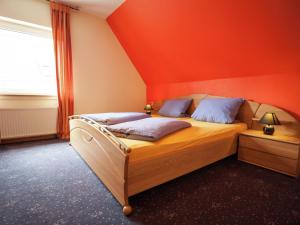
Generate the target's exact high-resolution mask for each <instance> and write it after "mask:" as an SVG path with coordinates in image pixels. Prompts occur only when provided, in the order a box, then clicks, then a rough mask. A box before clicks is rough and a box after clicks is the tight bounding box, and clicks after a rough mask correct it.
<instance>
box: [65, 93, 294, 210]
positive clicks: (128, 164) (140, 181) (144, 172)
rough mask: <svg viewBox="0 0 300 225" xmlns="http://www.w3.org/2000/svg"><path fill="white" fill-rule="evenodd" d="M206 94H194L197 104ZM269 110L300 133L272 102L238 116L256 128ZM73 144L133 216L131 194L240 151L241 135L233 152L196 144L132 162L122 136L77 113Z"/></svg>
mask: <svg viewBox="0 0 300 225" xmlns="http://www.w3.org/2000/svg"><path fill="white" fill-rule="evenodd" d="M203 96H204V95H201V94H200V95H192V97H193V98H194V101H195V102H197V103H198V102H199V101H200V100H201V99H202V98H203ZM199 99H200V100H199ZM191 107H195V106H191ZM191 110H192V109H191ZM265 110H268V111H270V110H271V111H276V113H277V116H278V117H279V120H281V122H283V120H282V119H283V118H284V119H286V120H288V123H287V124H288V125H287V127H285V128H284V129H283V133H284V132H287V133H288V134H290V133H291V134H293V135H295V136H299V134H300V131H299V127H300V126H299V122H298V121H297V120H295V119H294V118H293V117H292V116H291V115H289V114H288V113H286V112H285V111H283V110H281V109H278V108H276V107H273V106H270V105H265V104H259V103H255V102H251V101H247V102H245V104H244V105H243V107H242V108H241V110H240V112H239V116H238V117H239V119H240V120H241V121H244V122H245V123H247V125H248V128H252V129H255V125H254V124H253V121H252V118H253V117H255V115H256V114H257V113H258V114H259V115H262V114H263V113H264V111H265ZM295 128H296V130H295ZM258 129H260V127H258ZM70 144H71V145H72V146H73V147H74V149H75V150H76V151H77V152H78V153H79V154H80V155H81V157H82V158H83V159H84V160H85V162H86V163H87V164H88V165H89V167H90V168H91V169H92V170H93V171H94V172H95V174H96V175H97V176H98V177H99V178H100V180H101V181H102V182H103V183H104V184H105V186H106V187H107V188H108V189H109V190H110V191H111V193H112V194H113V195H114V197H115V198H116V199H117V200H118V201H119V203H120V204H121V205H122V206H123V213H124V214H125V215H129V214H130V213H131V212H132V207H131V206H130V205H129V200H128V198H129V197H130V196H133V195H135V194H137V193H140V192H142V191H144V190H147V189H149V188H152V187H154V186H157V185H159V184H162V183H165V182H167V181H170V180H172V179H175V178H177V177H179V176H182V175H184V174H187V173H189V172H192V171H194V170H196V169H199V168H202V167H204V166H207V165H209V164H211V163H214V162H216V161H218V160H221V159H223V158H226V157H227V156H230V155H232V154H234V153H236V149H237V148H236V147H237V137H236V138H235V140H234V143H233V144H232V147H231V149H230V150H229V151H228V149H222V147H220V148H219V147H216V148H214V149H215V150H213V151H212V150H209V151H208V150H203V149H199V148H197V147H195V146H194V147H188V148H185V149H181V150H180V151H172V152H170V153H165V154H161V155H159V156H153V157H149V158H147V159H145V160H138V161H137V160H136V161H131V160H130V152H131V149H130V148H129V147H128V146H126V145H125V144H124V143H123V142H122V141H121V140H120V139H119V138H117V137H115V136H114V135H113V134H112V133H111V132H110V131H108V130H107V129H106V128H105V127H104V126H103V125H100V124H98V123H97V122H95V121H93V120H91V119H88V118H85V117H82V116H79V115H75V116H71V117H70Z"/></svg>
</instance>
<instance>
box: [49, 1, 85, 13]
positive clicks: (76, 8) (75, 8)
mask: <svg viewBox="0 0 300 225" xmlns="http://www.w3.org/2000/svg"><path fill="white" fill-rule="evenodd" d="M46 1H47V2H51V1H50V0H46ZM53 2H55V1H53ZM63 4H64V3H63ZM64 5H66V4H64ZM66 6H68V7H69V8H71V9H74V10H77V11H80V10H79V8H78V7H73V6H70V5H66Z"/></svg>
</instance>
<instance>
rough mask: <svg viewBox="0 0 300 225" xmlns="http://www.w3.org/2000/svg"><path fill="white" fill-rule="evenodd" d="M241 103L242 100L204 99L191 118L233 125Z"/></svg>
mask: <svg viewBox="0 0 300 225" xmlns="http://www.w3.org/2000/svg"><path fill="white" fill-rule="evenodd" d="M243 102H244V99H242V98H205V99H203V100H202V101H201V102H200V104H199V105H198V107H197V108H196V110H195V112H194V113H193V114H192V118H194V119H195V120H201V121H206V122H212V123H233V122H234V120H235V118H236V116H237V114H238V112H239V109H240V107H241V105H242V104H243Z"/></svg>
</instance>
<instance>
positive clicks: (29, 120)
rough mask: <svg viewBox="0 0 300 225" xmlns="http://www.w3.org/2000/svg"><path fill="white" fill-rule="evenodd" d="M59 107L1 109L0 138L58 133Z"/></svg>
mask: <svg viewBox="0 0 300 225" xmlns="http://www.w3.org/2000/svg"><path fill="white" fill-rule="evenodd" d="M56 119H57V108H33V109H32V108H31V109H0V138H1V139H2V140H3V139H12V138H23V137H34V136H40V135H48V134H55V133H56Z"/></svg>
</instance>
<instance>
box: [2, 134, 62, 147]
mask: <svg viewBox="0 0 300 225" xmlns="http://www.w3.org/2000/svg"><path fill="white" fill-rule="evenodd" d="M56 138H57V135H56V134H47V135H39V136H30V137H19V138H10V139H2V140H0V145H2V144H12V143H19V142H27V141H39V140H49V139H56Z"/></svg>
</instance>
